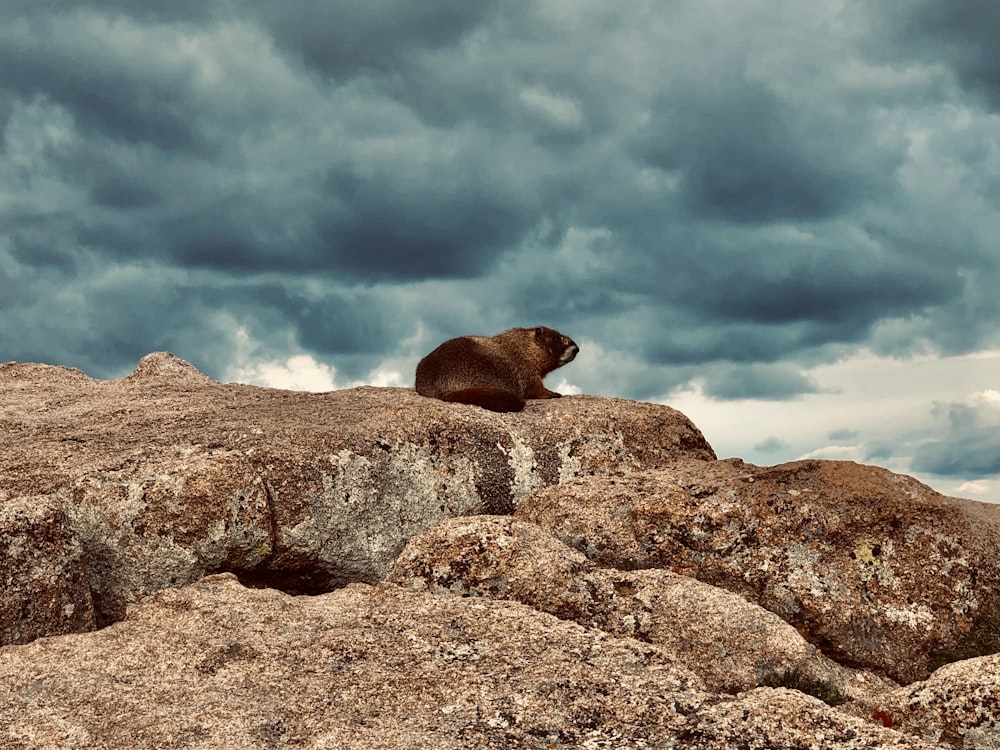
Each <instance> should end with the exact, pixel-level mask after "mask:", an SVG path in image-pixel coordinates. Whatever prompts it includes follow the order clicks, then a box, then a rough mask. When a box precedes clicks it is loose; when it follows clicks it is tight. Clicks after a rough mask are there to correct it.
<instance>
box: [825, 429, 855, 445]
mask: <svg viewBox="0 0 1000 750" xmlns="http://www.w3.org/2000/svg"><path fill="white" fill-rule="evenodd" d="M859 435H860V433H859V432H858V431H857V430H852V429H850V428H848V427H842V428H841V429H839V430H831V431H830V433H829V435H827V437H829V438H830V440H833V441H834V442H849V441H852V440H857V439H858V437H859Z"/></svg>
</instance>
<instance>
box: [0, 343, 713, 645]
mask: <svg viewBox="0 0 1000 750" xmlns="http://www.w3.org/2000/svg"><path fill="white" fill-rule="evenodd" d="M685 455H687V456H696V457H703V458H714V455H715V454H714V453H713V452H712V448H711V446H709V444H708V443H707V442H706V441H705V438H704V437H703V436H702V434H701V433H700V432H699V431H698V429H697V428H696V427H695V426H694V425H692V424H691V422H690V421H689V420H688V419H687V418H686V417H684V415H682V414H680V413H679V412H677V411H675V410H673V409H671V408H669V407H666V406H658V405H655V404H634V403H632V402H628V401H622V400H616V399H601V398H595V397H586V396H576V397H566V398H562V399H558V400H550V401H532V402H530V403H529V404H528V407H527V408H526V409H525V411H524V412H523V413H521V414H517V415H498V414H493V413H491V412H487V411H485V410H483V409H480V408H478V407H474V406H464V405H460V404H446V403H444V402H441V401H437V400H434V399H427V398H423V397H421V396H418V395H416V394H415V393H414V392H413V391H412V390H410V389H406V388H370V387H365V388H355V389H350V390H344V391H335V392H331V393H300V392H291V391H281V390H275V389H268V388H257V387H253V386H247V385H223V384H221V383H217V382H215V381H213V380H212V379H211V378H208V377H207V376H205V375H203V374H202V373H200V372H198V371H197V370H196V369H195V368H194V367H192V366H191V365H190V364H188V363H187V362H184V361H183V360H180V359H178V358H176V357H174V356H172V355H170V354H166V353H157V354H151V355H148V356H147V357H144V358H143V359H142V360H141V361H140V363H139V365H138V367H137V368H136V370H135V371H134V372H133V373H132V374H130V375H128V376H127V377H124V378H122V379H120V380H113V381H99V380H93V379H91V378H89V377H87V376H86V375H84V374H83V373H81V372H79V371H77V370H72V369H68V368H64V367H50V366H47V365H37V364H17V363H8V364H5V365H0V503H4V502H6V500H5V498H17V497H36V498H41V497H49V498H52V501H53V502H54V503H55V504H56V505H58V506H59V507H61V508H62V511H63V513H64V514H65V516H66V518H67V519H68V525H69V528H70V529H71V530H72V532H73V533H74V534H75V537H76V539H77V540H78V542H79V544H80V545H81V547H82V550H83V559H84V562H85V570H86V574H87V578H88V581H89V586H90V591H91V592H92V595H93V608H94V611H95V614H96V622H97V623H98V624H102V625H103V624H107V623H110V622H114V621H115V620H118V619H120V618H121V617H122V616H123V615H124V613H125V608H126V606H127V605H128V604H129V603H132V602H136V601H139V600H141V599H142V598H143V597H144V596H147V595H149V594H150V593H152V592H154V591H157V590H159V589H161V588H164V587H169V586H182V585H184V584H186V583H191V582H193V581H196V580H198V579H199V578H201V577H202V576H204V575H205V574H206V573H211V572H219V571H230V572H234V573H236V574H237V575H239V576H241V577H242V578H243V579H244V580H246V581H252V582H256V583H263V584H267V585H273V586H278V587H281V588H283V589H286V590H291V591H300V592H310V593H315V592H322V591H329V590H331V589H333V588H336V587H337V586H342V585H344V584H346V583H349V582H352V581H366V582H375V581H378V580H380V579H381V578H382V577H383V576H384V575H385V574H386V572H388V570H389V567H390V566H391V565H392V561H393V560H394V559H395V557H396V555H397V554H398V553H399V551H400V550H401V549H402V548H403V545H404V544H405V543H406V541H407V540H408V539H409V538H410V537H411V536H413V535H414V534H415V533H417V532H419V531H421V530H423V529H425V528H428V527H429V526H431V525H433V524H434V523H436V522H437V521H439V520H441V519H443V518H447V517H451V516H460V515H466V514H470V513H484V512H510V511H511V510H513V508H514V507H515V506H516V505H518V504H519V503H520V502H521V500H522V499H523V498H524V497H526V496H527V495H528V494H530V493H531V492H532V491H534V490H536V489H538V488H540V487H544V486H546V485H548V484H552V483H555V482H559V481H565V480H566V479H569V478H572V477H575V476H582V475H588V474H620V473H627V472H631V471H636V470H639V469H644V468H652V467H656V466H664V465H667V464H668V463H669V462H670V461H672V460H673V459H675V458H677V457H678V456H685ZM0 554H2V551H0ZM3 564H4V558H2V557H0V566H2V565H3ZM0 575H6V576H7V577H11V576H12V575H15V574H14V573H10V572H5V571H2V570H0ZM16 575H17V576H21V575H22V574H21V573H20V572H18V573H16ZM87 606H88V605H87V604H86V603H85V602H84V601H80V602H79V604H78V607H79V611H80V612H83V611H84V610H85V609H86V607H87ZM76 629H78V622H76V621H75V620H73V621H69V622H67V624H66V627H64V628H62V629H58V628H57V629H55V630H52V631H49V632H72V631H75V630H76ZM5 632H6V631H5ZM5 632H0V644H2V643H5V642H13V641H14V640H20V639H15V638H13V637H12V636H8V635H5Z"/></svg>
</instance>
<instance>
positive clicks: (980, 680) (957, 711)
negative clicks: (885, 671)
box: [849, 654, 1000, 750]
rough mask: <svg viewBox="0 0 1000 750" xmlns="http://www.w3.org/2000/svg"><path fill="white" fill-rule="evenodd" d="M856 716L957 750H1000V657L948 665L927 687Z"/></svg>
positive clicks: (873, 704)
mask: <svg viewBox="0 0 1000 750" xmlns="http://www.w3.org/2000/svg"><path fill="white" fill-rule="evenodd" d="M849 710H850V712H851V713H854V714H857V715H859V716H862V717H865V716H869V717H878V718H879V719H880V720H881V721H882V722H883V725H885V726H892V727H894V728H895V729H896V730H897V731H900V732H905V733H907V734H912V735H915V736H917V737H920V738H921V739H923V740H924V741H926V742H928V743H930V744H932V745H938V746H940V747H951V748H955V749H956V750H996V749H997V748H1000V654H994V655H992V656H984V657H980V658H977V659H966V660H964V661H960V662H955V663H953V664H948V665H946V666H944V667H941V668H940V669H938V670H937V671H936V672H935V673H934V674H932V675H931V676H930V677H929V678H928V679H927V680H926V681H925V682H918V683H914V684H912V685H908V686H906V687H905V688H900V689H898V690H894V691H891V692H888V693H883V694H881V695H879V696H878V697H876V698H874V699H868V700H861V701H859V702H858V703H857V704H856V705H852V706H851V707H850V708H849Z"/></svg>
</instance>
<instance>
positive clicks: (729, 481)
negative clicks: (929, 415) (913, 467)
mask: <svg viewBox="0 0 1000 750" xmlns="http://www.w3.org/2000/svg"><path fill="white" fill-rule="evenodd" d="M516 517H517V518H519V519H521V520H524V521H531V522H535V523H537V524H539V525H541V526H542V527H543V528H545V529H547V530H549V531H550V532H552V533H553V534H555V535H556V536H557V537H559V538H560V539H561V540H562V541H564V542H566V543H567V544H569V545H570V546H572V547H574V548H576V549H578V550H580V551H582V552H583V553H584V554H586V555H587V556H588V557H589V558H590V559H592V560H594V561H596V562H598V563H599V564H601V565H606V566H611V567H617V568H624V569H634V568H649V567H656V568H666V569H670V570H674V571H676V572H681V573H685V574H687V575H691V576H694V577H696V578H698V579H699V580H702V581H705V582H707V583H711V584H713V585H717V586H721V587H723V588H726V589H729V590H731V591H734V592H736V593H738V594H740V595H741V596H743V597H745V598H746V599H748V600H750V601H753V602H757V603H759V604H760V605H762V606H763V607H765V608H766V609H768V610H770V611H772V612H774V613H776V614H778V615H779V616H780V617H781V618H782V619H783V620H785V621H786V622H788V623H790V624H792V625H794V626H796V627H797V628H798V629H799V630H800V632H802V633H803V635H804V636H805V637H806V639H807V640H809V641H810V642H811V643H813V644H815V645H816V646H818V647H819V648H820V649H821V650H822V651H823V653H824V654H826V655H827V656H830V657H832V658H834V659H836V660H837V661H838V662H840V663H841V664H845V665H850V666H856V667H873V668H878V669H881V670H884V671H885V673H886V674H888V675H889V676H891V677H893V678H894V679H896V680H898V681H900V682H904V683H906V682H911V681H913V680H916V679H921V678H923V677H926V676H927V675H928V674H929V672H930V671H931V668H932V667H933V666H934V665H935V664H936V663H937V661H936V660H937V656H938V655H939V654H940V653H942V652H946V651H948V650H950V649H953V648H954V647H955V646H956V645H957V644H958V643H959V642H960V641H961V639H962V637H963V635H965V634H966V633H968V632H969V631H970V630H973V629H974V628H975V627H976V625H977V618H982V617H987V616H991V615H992V613H994V612H996V608H997V604H998V601H1000V599H998V592H1000V505H987V504H984V503H976V502H973V501H969V500H957V499H953V498H947V497H944V496H942V495H940V494H938V493H936V492H934V491H933V490H931V489H930V488H928V487H926V486H925V485H923V484H920V483H919V482H917V481H916V480H914V479H912V478H910V477H905V476H901V475H898V474H893V473H892V472H889V471H887V470H885V469H879V468H875V467H868V466H859V465H857V464H853V463H846V462H834V461H801V462H795V463H790V464H784V465H781V466H775V467H771V468H759V467H755V466H750V465H748V464H743V463H742V462H740V461H738V460H736V461H710V462H708V461H697V460H696V461H690V460H678V461H677V462H675V463H674V464H672V465H671V466H670V467H668V468H666V469H663V470H659V471H650V472H643V473H641V474H635V475H632V476H630V477H622V478H606V477H594V478H584V479H581V480H578V481H573V482H568V483H565V484H562V485H559V486H556V487H551V488H547V489H543V490H540V491H539V492H538V493H536V494H535V495H533V496H532V497H531V498H529V499H528V500H527V501H525V503H524V504H522V505H521V507H520V508H519V509H518V511H517V513H516Z"/></svg>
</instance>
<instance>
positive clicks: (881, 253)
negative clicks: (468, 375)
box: [0, 0, 1000, 502]
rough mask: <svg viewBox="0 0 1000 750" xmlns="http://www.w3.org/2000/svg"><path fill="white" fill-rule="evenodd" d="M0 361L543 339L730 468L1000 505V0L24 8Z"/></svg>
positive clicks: (395, 374)
mask: <svg viewBox="0 0 1000 750" xmlns="http://www.w3.org/2000/svg"><path fill="white" fill-rule="evenodd" d="M3 5H4V23H3V25H2V26H0V134H2V140H0V361H28V362H45V363H49V364H54V365H66V366H72V367H76V368H79V369H81V370H83V371H84V372H86V373H87V374H88V375H91V376H92V377H97V378H115V377H120V376H122V375H124V374H126V373H128V372H129V371H131V370H132V369H133V368H134V367H135V364H136V362H137V361H138V360H139V358H140V357H142V356H143V355H145V354H147V353H149V352H152V351H171V352H173V353H174V354H176V355H177V356H179V357H182V358H183V359H186V360H187V361H189V362H191V363H192V364H194V365H195V366H196V367H198V368H199V369H200V370H202V371H203V372H205V373H206V374H208V375H210V376H212V377H214V378H216V379H219V380H221V381H223V382H249V383H256V384H261V385H270V386H274V387H283V388H296V389H303V390H319V391H323V390H330V389H333V388H341V387H348V386H353V385H357V384H361V383H371V384H375V385H412V378H413V369H414V367H415V365H416V362H417V361H418V360H419V358H420V357H421V356H422V355H423V354H426V353H427V352H428V351H430V350H431V349H433V348H434V347H435V346H436V345H437V344H438V343H440V342H441V341H442V340H444V339H447V338H450V337H452V336H457V335H462V334H470V333H476V334H485V335H490V334H493V333H499V332H500V331H503V330H505V329H507V328H511V327H515V326H533V325H548V326H551V327H553V328H557V329H558V330H560V331H562V332H563V333H566V334H567V335H570V336H572V337H573V338H574V339H575V340H576V341H577V342H578V343H579V344H580V347H581V352H580V355H579V356H578V357H577V359H576V361H575V362H573V363H571V364H570V365H569V366H567V367H566V368H565V369H563V370H559V371H557V372H555V373H553V374H552V375H550V376H549V378H548V380H547V384H548V385H549V386H550V387H555V388H557V389H559V388H561V389H562V390H563V392H565V393H591V394H598V395H606V396H617V397H623V398H630V399H639V400H647V401H656V402H662V403H666V404H670V405H672V406H674V407H675V408H678V409H680V410H681V411H683V412H684V413H686V414H687V415H688V416H689V417H691V418H692V420H693V421H694V422H695V423H696V424H697V425H698V426H699V427H700V428H701V429H702V431H703V432H704V433H705V435H706V437H707V438H708V440H709V442H711V443H712V445H713V446H714V447H715V449H716V451H717V452H718V453H719V454H720V456H740V457H742V458H744V459H745V460H747V461H750V462H753V463H757V464H762V465H770V464H775V463H780V462H784V461H789V460H794V459H797V458H803V457H817V458H843V459H849V460H855V461H859V462H863V463H870V464H876V465H880V466H886V467H888V468H891V469H893V470H894V471H901V472H905V473H910V474H913V475H915V476H917V477H918V478H920V479H922V480H923V481H925V482H927V483H928V484H930V485H931V486H932V487H934V488H935V489H938V490H940V491H942V492H945V493H946V494H952V495H957V496H962V497H969V498H973V499H982V500H987V501H991V502H1000V294H998V293H997V290H998V289H1000V240H998V239H997V238H998V237H1000V55H997V54H996V40H997V39H1000V4H998V3H990V2H982V1H981V0H880V2H878V3H871V2H861V0H824V1H823V2H802V0H697V1H695V0H690V1H688V0H655V1H653V0H634V1H632V2H621V0H533V1H532V2H527V1H525V0H504V2H485V1H484V2H470V0H421V2H412V0H368V1H367V2H364V3H360V2H344V1H342V0H331V1H328V2H322V3H315V2H305V0H284V2H280V3H278V2H271V0H257V1H256V2H255V1H254V0H245V1H243V2H236V0H174V1H173V2H170V3H150V2H148V0H103V1H102V0H92V1H87V0H79V1H77V2H54V1H53V0H4V2H3Z"/></svg>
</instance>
